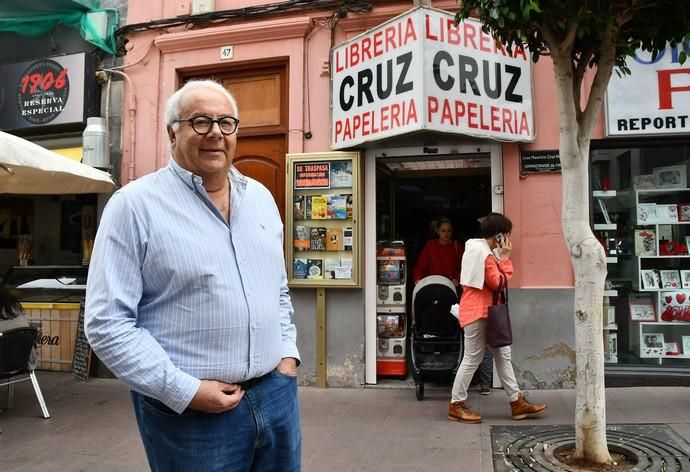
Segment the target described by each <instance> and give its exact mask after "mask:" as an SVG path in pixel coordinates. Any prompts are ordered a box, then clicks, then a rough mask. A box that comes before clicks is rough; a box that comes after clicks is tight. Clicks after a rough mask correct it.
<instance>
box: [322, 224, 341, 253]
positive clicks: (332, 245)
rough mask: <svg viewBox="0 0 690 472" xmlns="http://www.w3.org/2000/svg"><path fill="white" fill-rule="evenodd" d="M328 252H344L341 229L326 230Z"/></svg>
mask: <svg viewBox="0 0 690 472" xmlns="http://www.w3.org/2000/svg"><path fill="white" fill-rule="evenodd" d="M326 250H327V251H342V250H343V231H342V230H341V229H340V228H328V229H327V230H326Z"/></svg>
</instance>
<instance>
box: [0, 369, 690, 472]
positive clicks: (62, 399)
mask: <svg viewBox="0 0 690 472" xmlns="http://www.w3.org/2000/svg"><path fill="white" fill-rule="evenodd" d="M38 377H39V382H40V384H41V388H42V390H43V394H44V396H45V399H46V403H47V405H48V409H49V410H50V414H51V418H50V419H48V420H44V419H43V418H42V417H41V411H40V408H39V406H38V403H37V402H36V400H35V397H34V395H33V391H32V388H31V384H30V382H22V383H20V384H17V385H16V386H15V406H14V408H13V409H12V410H8V411H2V413H0V428H2V434H0V470H2V471H5V472H9V471H51V472H52V471H89V472H91V471H96V472H98V471H127V472H129V471H146V470H148V466H147V462H146V457H145V455H144V451H143V449H142V446H141V443H140V440H139V433H138V430H137V427H136V423H135V420H134V415H133V412H132V408H131V404H130V401H129V394H128V391H127V388H126V387H125V386H124V384H122V383H120V382H119V381H117V380H107V379H91V380H89V381H88V382H86V383H84V382H81V381H79V380H77V379H76V378H74V377H73V376H71V375H70V374H66V373H65V374H63V373H53V372H39V373H38ZM449 391H450V387H448V388H445V389H430V388H428V387H427V389H426V396H425V399H424V401H421V402H418V401H417V400H416V399H415V393H414V390H410V389H404V390H402V389H396V388H375V387H367V388H362V389H340V388H331V389H318V388H313V387H302V388H300V400H301V403H302V431H303V448H302V454H303V470H304V471H305V472H322V471H432V470H433V471H438V470H448V471H451V470H452V471H467V472H475V471H480V472H490V471H492V470H493V467H492V462H491V443H490V439H489V438H490V427H491V425H498V424H509V425H513V424H521V425H529V424H544V425H552V424H572V422H573V418H574V405H575V392H574V391H573V390H540V391H533V392H531V398H532V399H533V400H534V401H538V402H545V403H547V404H548V405H549V409H548V410H547V412H545V413H544V415H543V416H541V417H540V418H538V419H535V420H527V421H522V422H514V421H512V420H511V419H510V417H509V416H508V413H509V409H508V405H507V400H506V398H505V395H504V394H503V391H501V390H494V391H493V392H492V393H491V395H489V396H487V397H482V396H480V395H479V394H478V392H476V391H473V392H471V394H470V404H471V405H472V406H473V407H474V408H475V409H477V410H478V411H479V413H480V414H481V415H483V416H484V422H483V423H481V424H478V425H466V424H461V423H456V422H451V421H448V420H447V419H446V408H447V402H448V397H449ZM606 397H607V415H608V422H609V423H610V424H614V423H635V424H644V423H662V424H668V425H670V426H671V427H672V428H673V429H674V430H675V431H676V432H677V433H679V434H680V435H681V436H682V437H684V438H685V440H686V441H689V442H690V389H688V388H685V387H644V388H617V389H607V391H606ZM5 402H6V390H5V389H0V405H3V406H4V405H5Z"/></svg>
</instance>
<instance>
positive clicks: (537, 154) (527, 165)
mask: <svg viewBox="0 0 690 472" xmlns="http://www.w3.org/2000/svg"><path fill="white" fill-rule="evenodd" d="M560 171H561V158H560V156H559V154H558V150H554V151H522V152H520V174H523V175H524V174H539V173H543V172H560Z"/></svg>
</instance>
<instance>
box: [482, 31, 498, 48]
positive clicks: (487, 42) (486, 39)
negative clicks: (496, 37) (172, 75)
mask: <svg viewBox="0 0 690 472" xmlns="http://www.w3.org/2000/svg"><path fill="white" fill-rule="evenodd" d="M479 49H480V50H481V51H484V52H491V36H489V35H488V34H485V33H483V32H482V33H480V34H479ZM493 51H494V52H495V51H496V47H495V46H494V48H493Z"/></svg>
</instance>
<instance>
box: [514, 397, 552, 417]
mask: <svg viewBox="0 0 690 472" xmlns="http://www.w3.org/2000/svg"><path fill="white" fill-rule="evenodd" d="M526 396H527V394H526V393H520V394H519V395H518V399H517V400H515V401H514V402H510V410H511V413H512V415H513V419H514V420H524V419H525V418H529V417H532V416H537V415H538V414H540V413H541V412H543V411H544V410H546V405H544V404H542V403H530V402H528V401H527V398H526Z"/></svg>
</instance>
